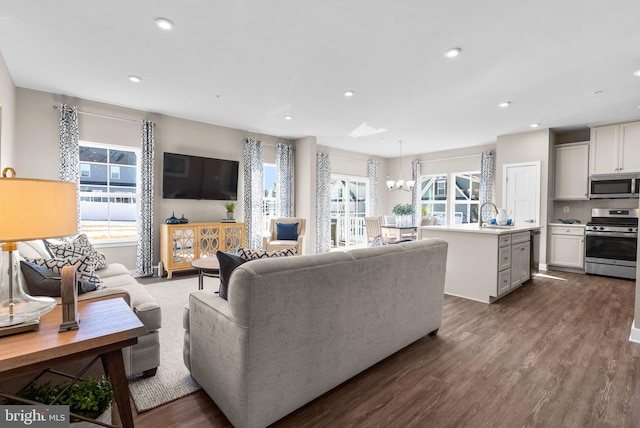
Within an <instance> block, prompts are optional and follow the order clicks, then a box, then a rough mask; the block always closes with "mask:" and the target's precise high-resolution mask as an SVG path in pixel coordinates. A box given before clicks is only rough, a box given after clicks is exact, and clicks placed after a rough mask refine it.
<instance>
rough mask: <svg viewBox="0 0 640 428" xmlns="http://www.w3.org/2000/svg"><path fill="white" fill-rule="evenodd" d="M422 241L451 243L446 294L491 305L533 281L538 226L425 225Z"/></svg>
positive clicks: (422, 229)
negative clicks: (533, 235) (533, 234)
mask: <svg viewBox="0 0 640 428" xmlns="http://www.w3.org/2000/svg"><path fill="white" fill-rule="evenodd" d="M420 229H421V233H420V236H421V237H422V239H429V238H442V239H444V240H445V241H447V243H448V244H449V251H448V253H447V273H446V277H445V284H444V291H445V294H450V295H452V296H458V297H464V298H467V299H472V300H477V301H480V302H485V303H491V302H494V301H496V300H497V299H499V298H500V297H502V296H504V295H505V294H507V293H510V292H511V291H513V290H515V289H516V288H518V287H520V286H521V285H522V284H524V283H525V282H526V281H528V280H529V279H530V278H531V270H530V266H531V262H530V260H531V231H532V230H538V229H540V228H539V227H538V226H525V227H517V226H514V227H509V228H500V229H497V228H490V227H484V228H480V227H478V225H477V224H471V225H469V224H462V225H454V226H422V227H421V228H420Z"/></svg>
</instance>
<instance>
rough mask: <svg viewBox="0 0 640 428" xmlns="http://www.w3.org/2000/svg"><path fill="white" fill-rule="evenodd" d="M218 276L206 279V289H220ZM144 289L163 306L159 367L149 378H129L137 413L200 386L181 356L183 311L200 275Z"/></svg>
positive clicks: (164, 281) (172, 280) (167, 281)
mask: <svg viewBox="0 0 640 428" xmlns="http://www.w3.org/2000/svg"><path fill="white" fill-rule="evenodd" d="M218 284H219V283H218V279H217V278H205V283H204V286H205V289H215V290H217V289H218ZM144 288H146V289H147V291H149V293H150V294H151V295H153V297H155V298H156V300H157V301H158V303H159V304H160V307H162V328H161V329H160V367H158V372H157V373H156V375H155V376H152V377H149V378H146V379H145V378H142V377H130V378H129V391H131V397H132V398H133V402H134V403H135V406H136V409H137V410H138V412H139V413H140V412H144V411H146V410H150V409H153V408H155V407H158V406H161V405H163V404H165V403H168V402H170V401H173V400H177V399H178V398H182V397H184V396H186V395H188V394H191V393H193V392H195V391H197V390H199V389H200V385H198V384H197V383H196V381H195V380H193V378H192V377H191V375H190V374H189V370H188V369H187V367H186V366H185V365H184V362H183V359H182V345H183V339H184V328H183V326H182V314H183V311H184V307H185V306H186V305H187V304H188V303H189V294H191V293H192V292H193V291H196V290H197V289H198V277H197V276H196V277H191V278H186V279H178V280H176V279H171V280H167V279H165V280H163V281H161V282H156V283H153V284H145V285H144Z"/></svg>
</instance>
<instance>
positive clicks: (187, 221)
mask: <svg viewBox="0 0 640 428" xmlns="http://www.w3.org/2000/svg"><path fill="white" fill-rule="evenodd" d="M179 220H180V224H187V223H189V219H188V218H184V214H182V217H180V219H179Z"/></svg>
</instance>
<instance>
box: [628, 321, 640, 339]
mask: <svg viewBox="0 0 640 428" xmlns="http://www.w3.org/2000/svg"><path fill="white" fill-rule="evenodd" d="M629 342H634V343H640V326H638V325H636V320H635V319H634V320H633V324H632V325H631V335H630V336H629Z"/></svg>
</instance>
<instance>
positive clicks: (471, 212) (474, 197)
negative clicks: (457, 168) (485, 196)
mask: <svg viewBox="0 0 640 428" xmlns="http://www.w3.org/2000/svg"><path fill="white" fill-rule="evenodd" d="M453 184H454V186H453V187H454V193H455V201H454V208H453V215H454V217H453V220H452V222H453V223H456V224H457V223H477V222H478V208H479V198H480V172H479V171H474V172H458V173H454V174H453Z"/></svg>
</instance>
